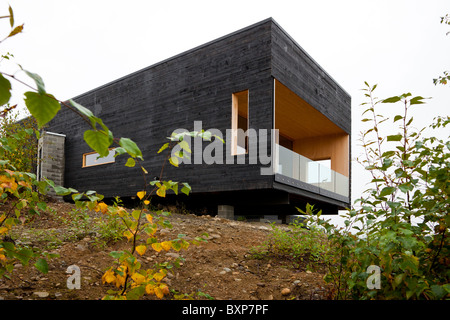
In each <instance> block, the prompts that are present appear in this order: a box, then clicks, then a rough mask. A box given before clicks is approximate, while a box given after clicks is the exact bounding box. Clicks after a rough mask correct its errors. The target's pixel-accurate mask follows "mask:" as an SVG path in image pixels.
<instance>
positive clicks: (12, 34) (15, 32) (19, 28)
mask: <svg viewBox="0 0 450 320" xmlns="http://www.w3.org/2000/svg"><path fill="white" fill-rule="evenodd" d="M22 30H23V24H22V25H20V26H17V27H15V28H14V29H13V31H11V32H10V34H9V35H8V38H9V37H13V36H15V35H16V34H18V33H21V32H22Z"/></svg>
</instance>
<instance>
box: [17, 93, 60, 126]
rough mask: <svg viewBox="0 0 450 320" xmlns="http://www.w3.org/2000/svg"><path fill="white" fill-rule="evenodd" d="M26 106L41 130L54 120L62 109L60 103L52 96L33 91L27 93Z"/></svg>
mask: <svg viewBox="0 0 450 320" xmlns="http://www.w3.org/2000/svg"><path fill="white" fill-rule="evenodd" d="M25 104H26V106H27V108H28V111H30V113H31V115H32V116H33V117H34V118H35V119H36V121H37V123H38V126H39V128H42V127H43V126H44V125H45V124H46V123H47V122H49V121H50V120H52V119H53V118H54V117H55V116H56V114H57V113H58V111H59V109H61V106H60V104H59V102H58V101H57V100H56V99H55V98H54V97H53V96H52V95H50V94H40V93H36V92H31V91H29V92H25Z"/></svg>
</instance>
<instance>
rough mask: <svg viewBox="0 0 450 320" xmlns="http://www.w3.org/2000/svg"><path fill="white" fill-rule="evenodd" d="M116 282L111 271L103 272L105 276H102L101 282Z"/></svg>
mask: <svg viewBox="0 0 450 320" xmlns="http://www.w3.org/2000/svg"><path fill="white" fill-rule="evenodd" d="M115 280H116V276H115V275H114V271H112V270H111V269H109V270H108V271H106V272H105V274H104V275H103V276H102V282H103V283H105V282H107V283H111V282H114V281H115Z"/></svg>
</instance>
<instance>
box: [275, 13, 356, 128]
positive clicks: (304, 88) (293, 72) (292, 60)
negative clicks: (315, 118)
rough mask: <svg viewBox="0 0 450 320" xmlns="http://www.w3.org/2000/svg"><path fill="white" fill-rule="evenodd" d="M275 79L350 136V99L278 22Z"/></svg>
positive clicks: (276, 28) (276, 26) (276, 27)
mask: <svg viewBox="0 0 450 320" xmlns="http://www.w3.org/2000/svg"><path fill="white" fill-rule="evenodd" d="M272 75H273V76H274V78H276V79H278V80H279V81H281V82H282V83H283V84H284V85H285V86H287V87H288V88H289V89H291V90H292V91H293V92H295V93H296V94H297V95H298V96H300V97H301V98H302V99H303V100H305V101H306V102H308V103H309V104H310V105H311V106H313V107H314V108H316V109H317V110H319V111H320V112H321V113H322V114H324V115H325V116H326V117H328V119H330V120H331V121H333V122H334V123H335V124H337V125H338V126H339V127H340V128H341V129H343V130H344V131H345V132H347V133H348V134H350V131H351V111H350V108H351V102H350V100H351V98H350V96H349V95H348V94H347V93H346V92H345V91H344V90H343V89H342V88H341V87H340V86H339V85H338V84H337V83H336V82H335V81H334V80H333V79H332V78H331V77H330V76H329V75H328V74H327V73H326V72H325V71H324V70H323V69H322V68H321V67H320V66H319V65H318V64H317V63H316V62H315V61H314V60H313V59H312V58H311V57H310V56H309V55H308V54H307V53H306V52H305V51H304V50H303V49H302V48H301V47H300V46H299V45H298V44H297V43H296V42H295V41H294V40H292V39H291V38H290V37H289V36H288V35H287V34H286V33H285V32H284V31H283V29H282V28H281V27H279V26H278V25H277V24H276V23H275V22H273V27H272Z"/></svg>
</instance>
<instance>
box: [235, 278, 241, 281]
mask: <svg viewBox="0 0 450 320" xmlns="http://www.w3.org/2000/svg"><path fill="white" fill-rule="evenodd" d="M234 281H242V279H238V278H235V279H234Z"/></svg>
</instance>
